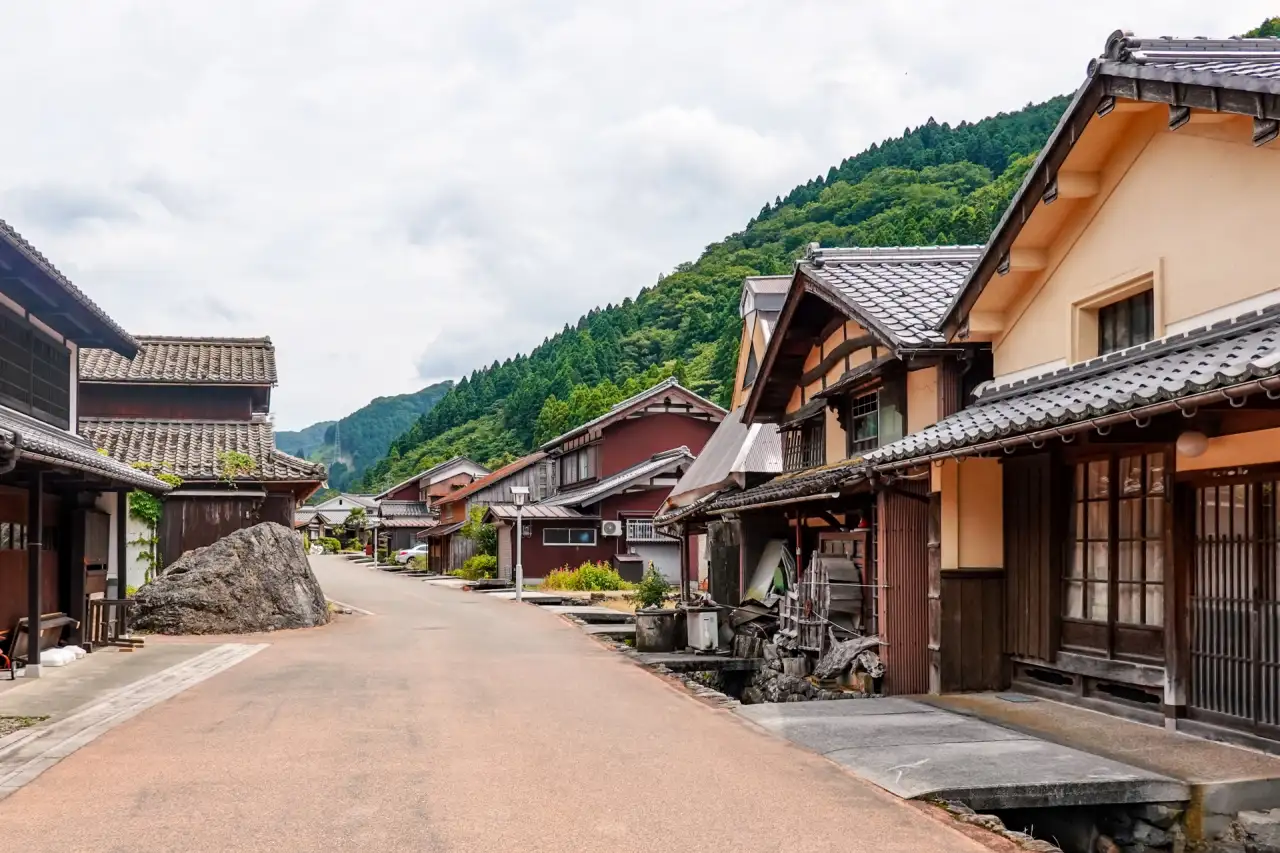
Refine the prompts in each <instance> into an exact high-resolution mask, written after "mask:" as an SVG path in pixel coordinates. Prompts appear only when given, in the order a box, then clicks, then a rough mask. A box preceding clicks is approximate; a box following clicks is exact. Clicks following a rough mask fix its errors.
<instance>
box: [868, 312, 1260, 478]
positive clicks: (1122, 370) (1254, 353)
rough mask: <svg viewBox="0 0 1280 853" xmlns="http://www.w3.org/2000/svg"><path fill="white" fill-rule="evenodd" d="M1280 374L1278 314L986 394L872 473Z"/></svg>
mask: <svg viewBox="0 0 1280 853" xmlns="http://www.w3.org/2000/svg"><path fill="white" fill-rule="evenodd" d="M1277 374H1280V309H1269V310H1267V311H1259V312H1255V313H1252V314H1249V315H1246V316H1244V317H1238V318H1236V319H1234V320H1227V321H1223V322H1222V323H1217V324H1215V325H1213V326H1210V327H1208V328H1206V329H1200V330H1196V331H1192V332H1187V333H1185V334H1182V335H1175V336H1173V337H1170V338H1164V339H1162V340H1159V341H1153V342H1151V343H1149V344H1143V345H1142V346H1139V347H1133V348H1131V349H1127V350H1122V351H1121V352H1118V353H1112V354H1110V355H1107V356H1103V357H1102V358H1097V359H1093V360H1092V361H1087V362H1084V363H1082V364H1078V365H1075V366H1073V367H1070V368H1066V369H1063V370H1060V371H1055V372H1053V373H1050V374H1047V375H1044V376H1039V377H1035V378H1033V379H1027V380H1023V381H1020V382H1016V383H1012V384H1009V385H1005V386H1000V387H995V388H990V389H987V390H986V391H984V392H983V394H982V395H981V397H979V400H978V402H977V404H976V405H973V406H970V407H969V408H967V409H962V410H960V411H959V412H957V413H955V414H954V415H951V416H950V417H947V418H943V419H942V420H941V421H939V422H938V423H936V424H934V425H933V426H930V427H928V428H926V429H923V430H921V431H919V432H916V433H913V434H911V435H909V436H907V437H905V438H903V439H901V440H899V441H896V442H894V443H893V444H890V445H886V446H885V447H882V448H880V449H879V450H876V451H874V452H872V453H870V454H868V455H867V461H868V462H870V463H871V464H873V465H876V464H882V463H886V462H892V461H896V460H901V459H911V458H914V457H917V456H924V455H928V454H931V453H936V452H940V451H953V450H957V449H960V448H965V447H969V446H972V445H976V444H980V443H983V442H987V441H991V440H995V439H1000V438H1003V437H1007V436H1013V435H1018V434H1023V433H1028V432H1034V431H1036V430H1041V429H1047V428H1054V427H1061V426H1063V425H1065V424H1072V423H1075V422H1079V421H1088V420H1092V419H1094V418H1098V417H1102V416H1106V415H1110V414H1114V413H1117V412H1125V411H1129V410H1133V409H1138V408H1140V407H1145V406H1149V405H1151V404H1157V403H1162V402H1170V401H1175V400H1179V399H1181V398H1184V397H1189V396H1191V395H1194V394H1198V393H1201V392H1205V391H1213V390H1217V389H1229V388H1231V387H1232V386H1236V385H1241V384H1245V383H1248V382H1250V381H1251V380H1256V379H1261V378H1266V377H1274V376H1277Z"/></svg>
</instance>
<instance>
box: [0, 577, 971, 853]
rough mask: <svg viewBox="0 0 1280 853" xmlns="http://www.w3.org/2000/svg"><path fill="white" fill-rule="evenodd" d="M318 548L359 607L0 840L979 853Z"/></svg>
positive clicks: (503, 609)
mask: <svg viewBox="0 0 1280 853" xmlns="http://www.w3.org/2000/svg"><path fill="white" fill-rule="evenodd" d="M315 563H316V570H317V573H318V574H319V576H320V578H321V582H322V583H323V585H324V587H325V590H326V592H328V594H329V595H330V596H331V597H333V598H335V599H339V600H341V601H343V602H346V603H349V604H352V605H355V606H357V607H360V608H364V609H365V610H368V611H371V612H372V613H373V614H374V615H371V616H348V617H343V618H342V619H341V620H340V621H338V622H337V623H335V624H334V625H332V626H330V627H328V628H324V629H320V630H317V631H310V632H298V633H293V632H290V633H287V634H280V635H272V636H270V637H268V638H255V639H266V640H267V641H269V642H270V643H271V647H270V648H268V649H266V650H264V651H262V652H261V653H259V654H257V655H255V656H254V657H252V658H251V659H249V660H247V661H245V662H243V663H241V664H239V665H237V666H236V667H234V668H233V669H230V670H228V671H226V672H224V673H222V674H220V675H218V676H216V677H214V678H212V679H210V680H209V681H206V682H204V683H202V684H200V685H199V686H197V687H194V688H192V689H190V690H188V691H187V692H185V693H182V694H181V695H179V696H177V697H175V698H174V699H171V700H169V701H168V702H166V703H165V704H163V705H160V706H158V707H155V708H152V709H150V710H148V711H146V712H144V713H143V714H141V715H140V716H138V717H136V718H134V719H133V720H130V721H129V722H127V723H125V724H123V725H121V726H120V727H118V728H116V729H114V730H112V731H110V732H108V733H107V734H105V735H104V736H103V737H101V738H100V739H99V740H97V741H95V742H94V743H92V744H90V745H89V746H88V747H86V748H84V749H82V750H81V751H79V752H77V753H76V754H74V755H72V756H71V757H70V758H68V759H66V760H65V761H63V762H61V763H60V764H58V765H57V766H55V767H53V768H52V769H50V770H48V771H47V772H46V773H44V775H42V776H41V777H39V778H38V779H37V780H36V781H35V782H33V783H32V784H30V785H29V786H27V787H26V788H24V789H22V790H20V791H18V792H17V793H15V794H14V795H13V796H11V797H9V798H8V799H7V800H6V801H4V802H2V803H0V837H3V838H4V839H5V848H6V849H13V850H31V851H46V850H48V851H54V850H76V851H78V850H100V851H130V853H132V851H170V850H172V851H190V853H195V852H196V851H231V850H237V851H239V850H244V851H317V850H324V851H345V850H388V851H400V850H405V851H408V850H414V851H417V850H449V851H455V850H457V851H467V850H475V851H485V853H494V851H508V850H526V851H527V850H564V851H585V850H601V851H604V850H608V851H625V850H637V851H652V850H659V849H660V850H706V851H725V850H744V851H745V850H751V851H755V850H759V851H801V850H841V851H873V850H874V851H902V853H933V851H937V852H938V853H943V851H945V853H963V852H964V851H981V850H984V849H986V848H984V847H982V846H980V845H978V844H977V843H976V842H974V841H972V840H970V839H968V838H966V837H964V836H962V835H961V834H959V833H957V832H956V831H955V830H953V829H952V828H950V827H949V826H947V825H945V824H944V823H941V822H939V821H936V820H934V819H932V818H930V817H929V816H927V815H926V814H924V813H922V811H921V810H920V809H918V808H915V807H912V806H910V805H907V804H904V803H902V802H899V801H897V800H895V799H894V798H892V797H891V796H889V795H888V794H885V793H883V792H882V791H880V790H879V789H877V788H874V787H871V786H869V785H867V784H864V783H862V782H860V781H858V780H856V779H854V778H852V777H850V776H848V775H846V774H845V773H843V772H842V771H840V770H839V769H837V768H836V767H834V766H833V765H831V764H829V763H828V762H826V761H825V760H823V759H821V758H818V757H817V756H814V755H811V754H809V753H807V752H805V751H802V750H800V749H798V748H796V747H793V746H790V745H788V744H786V743H783V742H782V741H779V740H776V739H774V738H772V737H770V736H768V735H766V734H764V733H763V732H761V731H758V730H756V729H754V728H752V727H751V726H749V725H748V724H746V723H744V722H742V721H739V720H736V719H734V718H733V717H732V715H731V714H729V713H728V712H726V711H722V710H717V709H714V708H711V707H708V706H706V705H704V704H702V703H700V702H698V701H696V700H694V699H692V698H690V697H689V696H687V695H685V694H684V693H682V692H680V691H679V690H677V689H675V688H673V687H671V686H670V685H669V684H668V683H667V682H665V681H663V680H661V679H659V678H657V677H655V676H653V675H651V674H649V673H647V672H645V671H643V670H641V669H639V668H637V667H636V666H634V665H633V664H631V663H629V662H626V661H624V660H623V659H621V658H619V657H618V656H616V655H614V654H612V653H610V652H608V651H606V650H605V649H603V648H601V647H600V646H598V645H596V644H595V643H593V642H592V641H591V640H589V639H587V638H586V637H585V636H583V635H582V634H581V633H580V632H579V631H577V630H576V629H575V628H573V627H572V626H570V625H568V624H567V623H564V622H561V621H560V620H558V619H555V618H554V617H552V616H550V615H549V614H546V613H540V612H538V611H537V609H536V608H534V607H532V606H527V605H517V604H515V603H513V602H506V601H495V600H492V599H487V598H486V597H485V596H482V595H477V594H471V593H463V592H457V591H454V590H448V589H439V588H433V587H431V586H429V585H426V584H423V583H421V582H418V581H414V580H409V579H406V578H401V577H395V576H391V575H387V574H384V573H380V572H375V571H372V570H370V569H368V568H366V567H362V566H355V565H352V564H349V563H346V562H345V561H342V560H340V559H337V558H317V559H316V560H315Z"/></svg>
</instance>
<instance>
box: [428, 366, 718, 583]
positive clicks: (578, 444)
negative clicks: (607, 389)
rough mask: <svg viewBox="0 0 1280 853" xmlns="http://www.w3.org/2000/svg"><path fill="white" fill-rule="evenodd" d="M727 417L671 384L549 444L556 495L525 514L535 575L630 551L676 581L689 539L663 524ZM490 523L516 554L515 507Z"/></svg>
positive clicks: (503, 546)
mask: <svg viewBox="0 0 1280 853" xmlns="http://www.w3.org/2000/svg"><path fill="white" fill-rule="evenodd" d="M725 414H726V412H725V411H724V409H722V408H720V407H719V406H717V405H716V404H714V403H712V402H711V401H710V400H706V399H704V398H702V397H700V396H698V395H697V394H695V393H693V392H692V391H690V390H688V389H687V388H684V387H683V386H681V385H680V383H678V382H677V381H676V380H674V379H667V380H665V381H663V382H660V383H658V384H657V385H654V386H653V387H652V388H649V389H646V390H645V391H642V392H641V393H639V394H636V395H634V396H632V397H630V398H628V399H626V400H623V401H622V402H620V403H618V404H617V405H615V406H613V407H612V408H611V409H610V410H609V411H608V412H606V413H605V414H603V415H601V416H600V417H598V418H596V419H594V420H592V421H589V422H587V423H585V424H583V425H582V426H579V427H576V428H575V429H572V430H570V431H569V432H567V433H565V434H564V435H561V436H558V437H557V438H555V439H552V440H551V441H549V442H547V443H546V444H544V445H543V446H542V448H541V450H542V452H543V453H545V454H546V455H547V461H548V463H549V464H550V465H553V466H554V474H553V479H554V488H553V491H552V493H551V494H550V496H548V497H546V498H543V499H542V500H539V501H536V502H535V503H533V504H531V505H530V507H529V509H528V511H527V512H526V513H525V516H526V518H527V521H526V525H527V527H526V530H525V531H524V542H523V546H522V551H523V566H524V574H525V577H527V578H541V577H545V576H546V575H547V573H548V572H550V571H551V570H552V569H557V568H561V567H563V566H578V565H580V564H581V563H584V562H587V561H603V562H609V561H611V560H614V559H615V558H617V557H618V556H619V555H626V554H630V555H634V556H635V558H636V560H635V561H634V562H635V564H637V565H643V564H645V563H648V562H653V563H654V564H655V565H656V566H657V567H658V568H659V569H660V570H662V572H663V573H664V574H665V575H667V577H668V578H669V579H671V580H672V581H673V582H674V581H676V580H677V579H678V578H679V577H680V574H681V547H680V540H678V539H674V538H672V537H670V536H667V535H665V534H664V533H663V532H662V531H660V530H658V529H657V528H656V527H655V525H654V517H655V515H656V514H657V512H658V509H659V508H660V507H661V506H662V502H663V500H664V499H665V498H666V496H667V494H668V493H669V492H670V491H671V488H672V487H673V486H674V485H675V484H676V483H677V482H678V481H679V479H680V477H681V476H683V475H684V472H685V471H687V470H688V468H689V466H690V464H692V462H693V460H694V457H695V456H696V454H697V453H698V452H699V451H701V450H702V448H703V446H704V445H705V444H706V443H707V440H708V439H709V438H710V437H711V434H712V433H713V432H714V431H715V428H716V425H717V424H718V423H719V422H720V421H721V420H722V419H723V418H724V416H725ZM487 517H488V518H489V519H490V520H492V521H494V522H495V523H497V524H498V525H499V554H500V556H505V555H507V554H512V555H514V550H515V549H514V540H513V539H512V537H513V535H514V524H513V522H514V519H515V508H514V506H512V505H511V504H510V503H502V504H499V503H495V504H492V505H490V507H489V510H488V514H487ZM442 520H443V519H442ZM512 558H513V557H512ZM628 565H631V562H630V561H628Z"/></svg>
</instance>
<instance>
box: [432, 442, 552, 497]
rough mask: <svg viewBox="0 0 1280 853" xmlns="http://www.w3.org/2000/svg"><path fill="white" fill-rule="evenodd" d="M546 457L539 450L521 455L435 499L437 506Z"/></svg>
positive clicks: (482, 487)
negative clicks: (490, 472)
mask: <svg viewBox="0 0 1280 853" xmlns="http://www.w3.org/2000/svg"><path fill="white" fill-rule="evenodd" d="M546 458H547V454H546V453H544V452H542V451H541V450H539V451H537V452H535V453H530V454H529V455H528V456H522V457H520V458H519V459H517V460H516V461H514V462H511V463H509V464H507V465H503V466H502V467H501V468H499V469H498V470H497V471H494V472H493V473H492V474H485V475H484V476H483V477H481V478H480V479H478V480H472V481H471V483H470V484H468V485H466V486H463V487H462V488H461V489H457V490H455V491H452V492H450V493H449V494H447V495H445V496H444V497H442V498H440V499H439V500H438V501H436V505H437V506H438V505H440V504H447V503H453V502H454V501H460V500H465V499H466V498H469V497H471V496H472V495H474V494H475V493H476V492H478V491H480V490H481V489H484V488H487V487H488V486H492V485H493V484H494V483H499V482H501V481H503V480H505V479H506V478H508V477H510V476H511V475H512V474H518V473H520V472H521V471H523V470H524V469H525V468H528V467H529V466H530V465H533V464H535V463H538V462H541V461H542V460H543V459H546Z"/></svg>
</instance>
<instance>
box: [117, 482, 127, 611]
mask: <svg viewBox="0 0 1280 853" xmlns="http://www.w3.org/2000/svg"><path fill="white" fill-rule="evenodd" d="M128 530H129V493H128V492H126V491H123V490H121V491H118V492H116V598H128V597H129V543H128V542H127V541H125V540H127V539H128V538H129V533H128Z"/></svg>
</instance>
